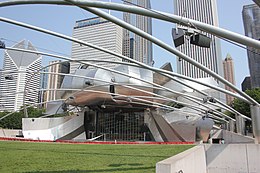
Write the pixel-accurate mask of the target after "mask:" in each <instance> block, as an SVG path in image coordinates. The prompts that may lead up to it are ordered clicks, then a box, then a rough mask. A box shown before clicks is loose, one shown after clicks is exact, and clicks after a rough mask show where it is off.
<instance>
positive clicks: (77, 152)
mask: <svg viewBox="0 0 260 173" xmlns="http://www.w3.org/2000/svg"><path fill="white" fill-rule="evenodd" d="M191 147H193V146H192V145H94V144H61V143H27V142H13V141H12V142H7V141H0V172H1V173H3V172H31V173H40V172H48V173H59V172H62V173H64V172H65V173H69V172H72V173H73V172H79V173H83V172H108V173H112V172H115V173H130V172H131V173H137V172H139V173H146V172H147V173H148V172H149V173H150V172H155V164H156V162H158V161H160V160H163V159H166V158H168V157H170V156H173V155H175V154H177V153H180V152H182V151H184V150H187V149H189V148H191Z"/></svg>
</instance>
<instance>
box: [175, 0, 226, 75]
mask: <svg viewBox="0 0 260 173" xmlns="http://www.w3.org/2000/svg"><path fill="white" fill-rule="evenodd" d="M174 14H176V15H179V16H183V17H187V18H190V19H194V20H198V21H201V22H204V23H207V24H211V25H214V26H218V16H217V4H216V0H174ZM178 26H179V25H178V24H177V26H176V27H178ZM202 34H205V35H207V36H208V37H210V38H211V45H210V48H203V47H199V46H196V45H192V44H190V42H189V41H188V40H185V43H184V44H183V45H181V46H179V47H178V49H179V50H180V51H181V52H183V53H184V54H186V55H188V56H189V57H191V58H193V59H194V60H196V61H197V62H199V63H201V64H203V65H204V66H206V67H207V68H209V69H210V70H212V71H214V72H216V73H217V74H219V75H221V76H223V66H222V58H221V50H220V42H219V40H218V39H217V38H216V37H215V36H213V35H211V34H207V33H203V32H202ZM177 70H178V72H179V73H180V74H183V75H185V76H189V77H192V78H204V77H209V75H208V74H207V73H205V72H204V71H202V70H200V69H198V68H197V67H195V66H194V65H192V64H190V63H188V62H186V61H184V60H182V59H180V58H179V59H178V62H177Z"/></svg>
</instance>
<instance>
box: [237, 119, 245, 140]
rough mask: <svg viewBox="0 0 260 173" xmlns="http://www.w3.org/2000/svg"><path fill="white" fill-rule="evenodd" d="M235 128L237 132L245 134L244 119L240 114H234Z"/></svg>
mask: <svg viewBox="0 0 260 173" xmlns="http://www.w3.org/2000/svg"><path fill="white" fill-rule="evenodd" d="M236 129H237V133H238V134H241V135H245V120H244V118H243V117H241V116H240V115H236Z"/></svg>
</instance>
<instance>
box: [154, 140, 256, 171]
mask: <svg viewBox="0 0 260 173" xmlns="http://www.w3.org/2000/svg"><path fill="white" fill-rule="evenodd" d="M156 172H157V173H181V172H182V173H260V145H259V144H213V145H212V144H205V145H199V146H196V147H193V148H191V149H189V150H187V151H184V152H183V153H180V154H178V155H176V156H173V157H170V158H168V159H165V160H163V161H160V162H158V163H157V164H156Z"/></svg>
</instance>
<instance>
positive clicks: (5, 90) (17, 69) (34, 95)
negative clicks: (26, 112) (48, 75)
mask: <svg viewBox="0 0 260 173" xmlns="http://www.w3.org/2000/svg"><path fill="white" fill-rule="evenodd" d="M13 47H14V48H20V49H27V50H33V51H37V50H36V49H35V47H34V46H33V45H32V43H31V42H28V45H27V44H26V41H25V40H23V41H21V42H19V43H17V44H15V45H14V46H13ZM41 60H42V56H41V55H36V54H32V53H26V52H19V51H13V50H6V51H5V56H4V63H3V71H12V72H13V73H3V74H2V75H1V79H0V80H1V82H0V90H1V93H2V95H1V97H0V105H2V107H1V109H2V110H8V111H16V110H19V109H20V108H21V106H23V103H24V102H25V104H32V103H37V102H38V89H39V88H40V75H39V74H37V73H35V74H34V73H32V72H31V71H37V70H40V67H41ZM24 93H26V96H25V98H24Z"/></svg>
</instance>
